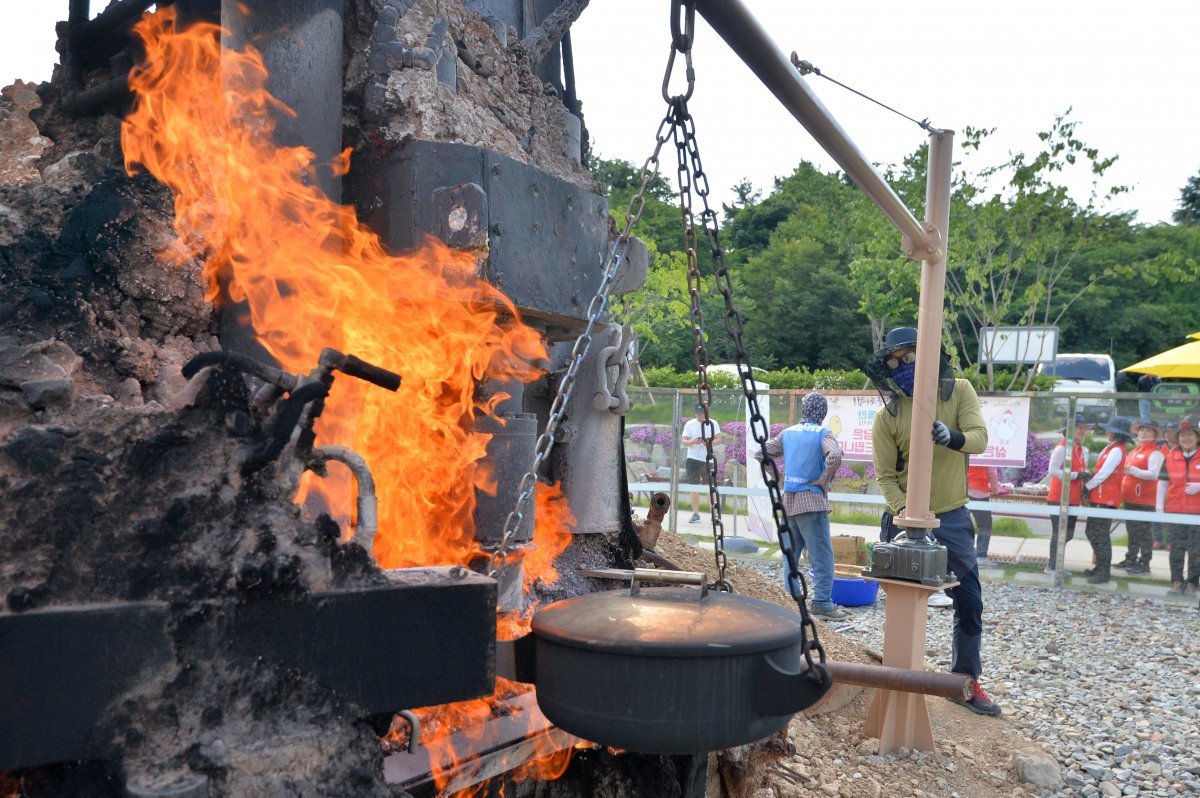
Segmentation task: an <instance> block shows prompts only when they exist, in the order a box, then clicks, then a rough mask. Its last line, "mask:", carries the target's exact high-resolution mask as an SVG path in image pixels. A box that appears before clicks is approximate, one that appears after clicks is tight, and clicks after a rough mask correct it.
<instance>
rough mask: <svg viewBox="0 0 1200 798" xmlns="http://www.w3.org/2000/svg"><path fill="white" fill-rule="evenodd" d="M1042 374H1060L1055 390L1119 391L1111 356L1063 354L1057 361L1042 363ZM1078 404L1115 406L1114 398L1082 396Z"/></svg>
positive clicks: (1063, 391)
mask: <svg viewBox="0 0 1200 798" xmlns="http://www.w3.org/2000/svg"><path fill="white" fill-rule="evenodd" d="M1038 373H1039V374H1052V375H1054V376H1055V377H1058V381H1057V382H1056V383H1054V388H1052V389H1051V390H1053V391H1054V392H1055V393H1116V392H1117V367H1116V366H1115V365H1114V364H1113V359H1112V358H1111V357H1109V356H1108V355H1093V354H1082V353H1074V352H1072V353H1062V354H1059V355H1058V357H1057V358H1055V360H1054V362H1053V363H1042V364H1040V365H1038ZM1076 405H1077V406H1078V407H1079V408H1080V409H1081V410H1083V409H1084V408H1100V407H1104V408H1111V407H1112V405H1113V402H1112V400H1111V399H1085V398H1082V397H1081V398H1080V399H1079V400H1078V401H1077V402H1076Z"/></svg>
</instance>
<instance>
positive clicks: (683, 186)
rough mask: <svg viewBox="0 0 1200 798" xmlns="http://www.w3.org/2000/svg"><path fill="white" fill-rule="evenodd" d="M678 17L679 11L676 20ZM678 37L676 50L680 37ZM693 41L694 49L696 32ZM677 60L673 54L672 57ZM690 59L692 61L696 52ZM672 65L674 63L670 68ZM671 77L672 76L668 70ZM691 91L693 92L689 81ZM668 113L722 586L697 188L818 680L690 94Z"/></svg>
mask: <svg viewBox="0 0 1200 798" xmlns="http://www.w3.org/2000/svg"><path fill="white" fill-rule="evenodd" d="M693 1H694V0H674V5H673V8H674V6H677V5H679V4H683V5H685V6H691V5H692V4H693ZM674 18H675V15H674V13H673V15H672V19H674ZM674 38H677V37H673V41H672V55H674V52H675V47H676V46H677V45H676V42H675V41H674ZM687 38H688V44H689V49H690V36H689V37H687ZM672 60H673V59H672ZM688 63H689V64H690V63H691V59H690V56H689V58H688ZM669 69H670V67H669V66H668V70H669ZM668 77H669V75H668ZM688 93H689V94H690V93H691V85H690V84H689V88H688ZM668 118H669V119H671V122H672V133H671V135H672V139H673V140H674V142H675V146H676V149H677V151H678V153H679V199H680V210H681V213H682V217H683V228H684V248H685V251H686V255H687V261H688V291H689V294H690V295H691V306H692V334H693V337H694V341H695V361H696V376H697V380H698V384H697V388H696V395H697V398H698V404H700V405H702V406H703V416H704V420H703V421H702V422H701V430H702V433H701V434H702V436H703V437H704V443H705V450H706V456H707V459H706V466H707V469H708V483H709V501H710V508H711V512H712V521H713V536H714V549H715V551H716V557H717V568H718V574H719V576H718V581H717V584H716V585H714V587H715V588H717V589H722V590H729V589H730V588H729V585H728V582H727V581H726V579H725V565H726V557H725V551H724V526H723V524H722V523H721V510H720V503H719V501H717V486H716V477H717V470H716V458H715V457H714V456H713V450H712V426H711V425H712V422H711V421H710V420H709V407H710V405H711V402H712V389H711V387H710V386H709V384H708V365H709V363H708V348H707V346H706V345H705V342H704V318H703V314H702V312H701V308H700V285H701V278H700V271H699V268H698V266H697V260H696V228H695V219H694V215H693V211H692V203H691V196H692V193H693V192H695V194H696V196H698V197H699V198H700V202H701V206H702V209H701V211H700V214H699V215H700V225H701V227H702V229H703V230H704V234H705V236H706V237H707V239H708V245H709V248H710V250H711V252H712V259H713V269H714V273H715V274H716V278H717V288H718V290H720V292H721V295H722V296H723V297H724V299H725V329H726V330H727V331H728V332H729V336H730V338H731V339H732V340H733V344H734V347H735V348H736V355H735V359H736V363H737V370H738V377H739V378H740V379H741V381H742V393H743V394H744V395H745V397H746V406H747V408H748V410H749V421H748V426H747V433H748V436H747V437H750V436H752V437H753V439H754V441H755V442H756V443H757V444H758V446H759V450H760V451H761V453H762V463H761V466H762V475H763V481H764V482H765V483H766V485H767V492H768V494H769V495H770V497H771V515H772V517H773V519H774V521H775V530H776V533H777V535H778V538H779V548H780V551H781V552H782V553H783V555H784V567H785V568H786V569H787V581H788V586H789V588H791V590H790V591H789V592H791V594H792V595H793V596H795V597H796V605H797V607H798V609H799V611H800V631H801V636H800V644H801V651H802V653H803V655H804V661H805V663H806V664H807V665H808V671H809V673H811V674H812V675H813V678H815V679H818V680H820V679H822V678H823V672H822V670H821V669H818V668H813V658H812V652H813V651H816V652H817V656H818V658H819V661H820V662H822V663H823V662H825V649H824V647H823V646H822V645H821V641H820V638H819V637H818V635H817V625H816V623H815V622H814V621H813V619H812V616H811V615H810V614H809V612H808V584H807V582H806V581H805V579H804V576H803V574H801V573H800V569H799V566H798V564H797V562H796V552H795V551H794V548H793V546H792V544H791V534H790V531H789V528H788V520H787V513H786V512H785V510H784V508H783V494H782V491H781V490H780V487H779V485H780V479H779V470H778V468H777V467H776V466H775V461H774V460H773V459H772V458H771V457H770V456H769V455H768V454H767V439H768V438H769V437H770V428H769V427H768V425H767V422H766V419H765V418H764V417H763V414H762V411H761V410H760V409H759V405H758V387H757V386H756V385H755V382H754V373H753V371H752V369H751V366H750V355H749V354H748V353H747V352H746V347H745V344H744V342H743V329H742V315H741V313H739V312H738V310H737V309H736V308H735V307H734V304H733V281H732V279H731V278H730V275H729V268H728V263H727V262H726V259H725V250H724V249H723V248H722V247H721V243H720V238H719V235H718V231H717V214H716V212H715V211H713V210H712V208H711V207H710V206H709V202H708V195H709V185H708V175H707V173H705V171H704V166H703V164H702V162H701V160H700V149H699V147H698V145H697V143H696V124H695V120H694V119H693V118H692V115H691V114H690V113H689V112H688V110H687V97H686V96H677V97H673V98H671V111H670V112H669V114H668Z"/></svg>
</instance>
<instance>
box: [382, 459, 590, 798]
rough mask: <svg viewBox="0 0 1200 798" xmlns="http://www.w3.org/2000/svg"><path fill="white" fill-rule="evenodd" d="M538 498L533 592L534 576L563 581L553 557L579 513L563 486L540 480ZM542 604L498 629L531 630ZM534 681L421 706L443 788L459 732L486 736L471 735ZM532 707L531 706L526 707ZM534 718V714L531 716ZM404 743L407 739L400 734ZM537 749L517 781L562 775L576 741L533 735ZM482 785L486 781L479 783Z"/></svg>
mask: <svg viewBox="0 0 1200 798" xmlns="http://www.w3.org/2000/svg"><path fill="white" fill-rule="evenodd" d="M535 500H536V502H537V512H536V524H535V526H534V532H533V549H532V553H530V554H527V555H526V556H525V561H524V562H525V576H524V579H525V585H524V587H525V592H526V594H527V595H528V594H530V593H531V592H532V588H533V586H534V583H535V582H539V581H540V582H542V583H543V584H545V585H552V584H554V583H555V582H556V581H558V571H557V570H555V568H554V565H553V562H554V560H555V559H556V558H557V557H558V555H559V554H561V553H562V551H563V549H565V548H566V547H567V544H568V543H570V541H571V529H572V528H573V527H574V526H575V525H576V523H577V519H576V518H575V515H574V514H573V513H572V512H571V508H570V506H569V505H568V504H567V500H566V497H565V496H564V495H563V492H562V487H561V486H560V485H558V484H557V483H555V484H554V485H543V484H539V485H538V486H537V490H536V493H535ZM535 609H537V604H536V603H531V604H529V605H528V606H526V607H525V608H524V609H523V611H522V612H521V613H509V614H508V615H507V616H503V617H501V618H500V619H499V621H498V624H499V629H498V634H499V636H500V637H501V638H502V639H505V640H511V639H513V638H516V637H519V636H520V635H522V634H526V633H528V632H529V622H530V618H531V617H532V616H533V611H534V610H535ZM530 689H531V688H530V687H529V685H525V684H521V683H519V682H510V681H508V680H506V679H501V678H497V679H496V692H495V694H493V695H492V696H490V697H489V698H485V699H479V700H475V701H461V702H458V703H455V704H446V705H444V706H440V707H429V708H426V709H422V710H417V715H418V716H419V717H420V718H421V726H422V729H423V731H422V734H421V742H422V745H424V746H425V748H426V749H428V750H429V753H430V758H431V761H442V762H445V763H446V765H447V766H446V767H445V768H444V769H443V770H442V771H441V772H435V773H434V783H435V784H436V785H437V787H438V789H439V790H443V791H444V790H445V789H446V788H447V786H448V785H449V784H451V778H452V776H453V775H454V773H453V767H452V766H453V765H454V764H455V763H456V761H457V755H456V753H457V752H456V751H455V750H454V748H455V742H456V738H458V740H461V739H463V738H466V739H468V740H472V741H473V742H475V743H480V742H482V741H480V740H478V739H477V738H476V739H472V733H473V732H474V733H476V734H478V733H479V731H480V730H481V729H483V722H484V721H486V720H488V719H489V718H492V717H494V716H495V715H497V714H498V713H500V712H503V711H505V709H506V705H505V704H504V703H503V702H504V701H505V700H506V699H509V698H512V697H514V696H519V695H521V694H523V693H526V692H529V690H530ZM527 711H531V710H527ZM532 720H533V718H531V721H532ZM397 742H398V743H399V744H400V745H403V744H405V741H403V740H398V741H397ZM533 742H534V744H535V754H534V755H533V756H532V757H531V758H530V759H529V760H528V761H526V762H524V763H523V764H521V765H520V766H519V767H517V768H515V769H513V770H512V771H510V772H509V776H510V777H511V778H513V779H514V780H516V781H523V780H525V779H529V778H535V779H541V780H551V779H557V778H558V777H559V776H561V775H562V774H563V772H564V771H565V770H566V769H567V765H568V763H569V762H570V759H571V753H572V751H573V750H574V749H573V748H571V747H567V748H565V749H561V750H559V749H557V748H556V746H555V745H554V741H553V739H551V738H548V737H546V736H538V737H534V738H533ZM477 786H479V787H480V789H482V785H477ZM458 794H459V795H460V796H462V798H467V796H472V795H476V794H479V793H478V792H477V791H476V790H473V789H472V790H464V791H461V792H460V793H458Z"/></svg>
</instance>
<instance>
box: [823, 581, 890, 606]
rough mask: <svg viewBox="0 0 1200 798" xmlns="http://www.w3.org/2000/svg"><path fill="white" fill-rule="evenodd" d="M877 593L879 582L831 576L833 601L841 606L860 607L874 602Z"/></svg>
mask: <svg viewBox="0 0 1200 798" xmlns="http://www.w3.org/2000/svg"><path fill="white" fill-rule="evenodd" d="M878 595H879V583H878V582H869V581H867V580H866V579H844V578H842V577H839V576H835V577H834V578H833V603H834V604H841V605H842V606H843V607H862V606H864V605H866V604H874V603H875V599H876V597H877V596H878Z"/></svg>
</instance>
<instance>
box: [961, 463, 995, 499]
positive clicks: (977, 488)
mask: <svg viewBox="0 0 1200 798" xmlns="http://www.w3.org/2000/svg"><path fill="white" fill-rule="evenodd" d="M967 490H968V491H974V492H976V493H982V494H983V495H984V496H990V495H991V494H992V481H991V480H990V479H989V478H988V467H987V466H970V467H968V468H967Z"/></svg>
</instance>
